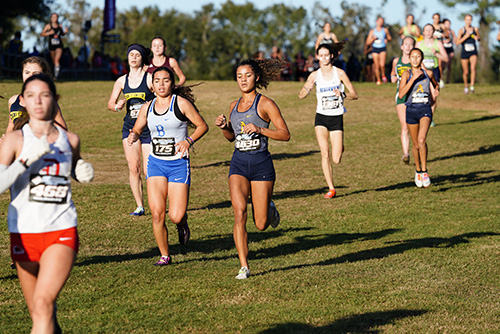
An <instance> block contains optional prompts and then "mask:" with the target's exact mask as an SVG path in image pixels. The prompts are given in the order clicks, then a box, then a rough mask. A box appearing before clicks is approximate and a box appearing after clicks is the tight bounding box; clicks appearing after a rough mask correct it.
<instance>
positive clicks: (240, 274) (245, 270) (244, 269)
mask: <svg viewBox="0 0 500 334" xmlns="http://www.w3.org/2000/svg"><path fill="white" fill-rule="evenodd" d="M248 277H250V270H249V269H248V268H247V267H241V269H240V271H238V275H236V277H235V278H236V279H247V278H248Z"/></svg>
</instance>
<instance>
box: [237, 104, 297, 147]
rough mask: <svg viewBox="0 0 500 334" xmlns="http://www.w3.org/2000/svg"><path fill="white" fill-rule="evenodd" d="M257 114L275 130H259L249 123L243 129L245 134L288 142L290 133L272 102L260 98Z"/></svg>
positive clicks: (259, 128)
mask: <svg viewBox="0 0 500 334" xmlns="http://www.w3.org/2000/svg"><path fill="white" fill-rule="evenodd" d="M257 113H258V114H259V116H261V118H262V119H266V118H268V119H269V120H270V122H271V123H273V125H274V127H275V128H276V129H275V130H272V129H269V128H261V127H258V126H255V125H254V124H253V123H250V124H247V125H245V127H244V128H243V131H244V132H245V133H249V134H250V133H258V134H261V135H263V136H266V137H268V138H272V139H274V140H281V141H289V140H290V131H289V130H288V127H287V125H286V123H285V120H284V119H283V116H282V115H281V111H280V109H279V108H278V106H277V105H276V103H274V101H273V100H271V99H269V98H267V97H266V96H262V98H261V99H260V103H259V105H258V106H257ZM262 116H264V117H262Z"/></svg>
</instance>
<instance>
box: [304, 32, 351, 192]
mask: <svg viewBox="0 0 500 334" xmlns="http://www.w3.org/2000/svg"><path fill="white" fill-rule="evenodd" d="M344 44H345V41H342V42H340V43H334V44H321V45H320V46H319V47H318V49H317V50H316V55H317V57H318V59H319V69H318V70H317V71H314V72H313V73H311V74H310V75H309V77H308V78H307V81H306V83H305V84H304V87H302V89H301V90H300V93H299V98H300V99H303V98H306V97H307V96H308V95H309V93H310V92H311V90H312V89H313V88H314V85H316V99H317V100H318V103H317V107H316V119H315V121H314V130H315V132H316V138H317V139H318V144H319V148H320V150H321V167H322V169H323V175H324V176H325V179H326V183H327V184H328V189H329V191H328V192H327V193H326V195H325V198H333V197H335V194H336V191H335V187H334V186H333V171H332V162H333V163H334V164H339V163H340V160H341V159H342V153H343V152H344V116H343V115H344V113H345V111H346V110H345V107H344V99H346V98H348V99H350V100H356V99H357V98H358V94H357V93H356V91H355V90H354V87H353V85H352V84H351V81H350V80H349V78H348V77H347V75H346V74H345V72H344V71H343V70H341V69H340V68H337V67H335V66H333V65H332V64H333V61H334V59H335V57H337V56H338V55H339V53H340V51H342V49H343V48H344ZM344 85H345V86H346V87H347V89H348V92H347V93H346V92H345V91H344ZM329 141H330V143H331V146H332V148H331V151H330V147H329V146H330V144H329Z"/></svg>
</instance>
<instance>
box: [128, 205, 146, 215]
mask: <svg viewBox="0 0 500 334" xmlns="http://www.w3.org/2000/svg"><path fill="white" fill-rule="evenodd" d="M130 215H131V216H142V215H144V208H143V207H142V206H138V207H137V209H135V211H134V212H132V213H131V214H130Z"/></svg>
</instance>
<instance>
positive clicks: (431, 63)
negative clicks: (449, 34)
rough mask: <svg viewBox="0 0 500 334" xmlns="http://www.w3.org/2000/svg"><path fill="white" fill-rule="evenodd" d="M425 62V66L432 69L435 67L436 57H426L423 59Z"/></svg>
mask: <svg viewBox="0 0 500 334" xmlns="http://www.w3.org/2000/svg"><path fill="white" fill-rule="evenodd" d="M422 62H423V63H424V66H425V68H427V69H430V70H432V69H433V68H434V59H433V58H424V60H423V61H422Z"/></svg>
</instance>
